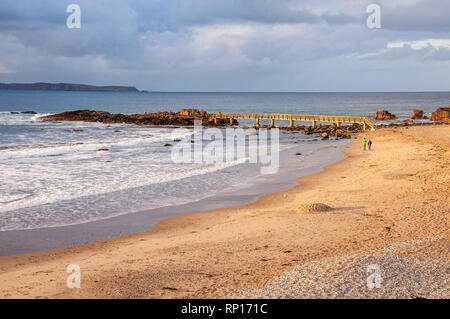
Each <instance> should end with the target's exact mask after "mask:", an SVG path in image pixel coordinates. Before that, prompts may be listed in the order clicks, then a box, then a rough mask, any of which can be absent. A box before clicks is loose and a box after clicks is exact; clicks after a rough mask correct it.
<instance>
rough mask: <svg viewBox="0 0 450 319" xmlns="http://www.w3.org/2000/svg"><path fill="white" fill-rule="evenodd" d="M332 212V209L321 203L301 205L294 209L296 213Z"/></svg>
mask: <svg viewBox="0 0 450 319" xmlns="http://www.w3.org/2000/svg"><path fill="white" fill-rule="evenodd" d="M332 210H333V208H331V207H330V206H328V205H326V204H322V203H314V204H306V205H301V206H299V207H298V208H297V209H296V211H297V212H299V213H320V212H329V211H332Z"/></svg>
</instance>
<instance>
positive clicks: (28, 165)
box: [0, 91, 450, 232]
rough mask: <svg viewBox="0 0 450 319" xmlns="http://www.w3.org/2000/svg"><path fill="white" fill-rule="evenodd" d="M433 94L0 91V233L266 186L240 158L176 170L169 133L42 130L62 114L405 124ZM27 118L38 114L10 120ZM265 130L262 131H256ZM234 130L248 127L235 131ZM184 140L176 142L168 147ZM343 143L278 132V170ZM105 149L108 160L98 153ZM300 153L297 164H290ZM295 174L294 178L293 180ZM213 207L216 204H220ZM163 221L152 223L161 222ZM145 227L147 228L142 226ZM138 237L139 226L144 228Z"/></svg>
mask: <svg viewBox="0 0 450 319" xmlns="http://www.w3.org/2000/svg"><path fill="white" fill-rule="evenodd" d="M449 102H450V93H449V92H436V93H106V92H45V91H0V232H2V231H15V230H29V229H43V228H51V227H62V226H68V225H79V224H83V223H88V222H95V221H99V220H105V219H108V218H112V217H116V216H126V215H130V216H131V214H132V213H137V212H143V211H151V210H154V209H158V208H163V207H173V206H177V205H185V204H188V203H193V202H198V201H200V200H204V199H206V198H211V197H214V196H217V195H218V194H221V193H224V192H227V193H229V194H233V192H234V194H238V193H239V190H240V189H245V188H247V189H248V188H252V187H254V188H255V189H256V188H257V187H256V186H255V185H257V183H261V182H264V183H268V184H270V183H273V185H277V183H278V182H279V181H278V182H277V180H276V178H275V177H273V179H272V180H270V177H262V176H261V173H260V167H259V166H258V165H256V164H251V163H247V162H246V157H245V156H243V157H241V158H236V159H235V160H233V161H230V162H226V163H215V164H214V163H212V164H211V163H210V164H202V163H174V162H173V161H172V160H171V156H170V155H171V147H167V146H165V145H166V144H174V135H173V128H168V127H165V128H161V127H147V126H137V125H126V124H111V125H105V124H101V123H82V122H59V123H48V122H41V121H40V120H39V117H40V116H42V115H46V114H53V113H58V112H63V111H68V110H78V109H91V110H103V111H108V112H111V113H143V112H156V111H163V110H172V111H179V110H180V109H182V108H198V109H203V110H206V111H208V112H219V111H220V112H276V113H301V114H334V115H355V116H373V115H374V113H375V111H376V110H377V109H387V110H389V111H391V112H392V113H394V114H397V115H398V117H399V120H402V119H406V118H409V117H410V116H411V114H412V110H413V109H415V108H417V109H422V110H424V111H425V113H426V114H427V115H429V113H431V112H432V111H434V110H435V109H436V108H438V107H443V106H448V105H449V104H450V103H449ZM26 110H34V111H36V112H38V114H12V113H11V112H13V111H26ZM263 124H264V123H263ZM240 125H242V126H244V127H245V126H248V125H251V123H249V122H245V121H242V122H240ZM182 137H184V136H183V134H181V135H180V136H176V138H182ZM346 143H348V141H347V140H333V139H330V140H320V139H318V138H317V137H314V136H307V135H304V134H301V133H293V132H281V133H280V167H281V171H283V170H285V171H286V172H291V173H292V172H294V173H292V174H291V173H290V174H287V175H286V174H285V176H287V178H290V179H292V178H295V177H296V174H295V172H300V171H301V172H302V174H303V175H305V174H306V173H307V172H308V171H309V172H313V171H316V170H318V169H320V167H322V166H323V165H326V164H330V163H331V162H333V161H335V160H337V159H340V158H342V156H341V155H338V153H336V152H335V153H330V154H334V155H333V156H332V157H330V156H328V157H327V156H315V154H317V152H318V150H320V149H323V148H328V149H330V148H333V149H337V148H342V147H345V145H346ZM101 148H107V149H108V150H109V151H107V152H99V151H98V150H99V149H101ZM298 153H301V154H302V155H298ZM299 175H301V174H299ZM218 205H219V206H220V203H219V204H218ZM160 217H161V216H159V218H160ZM146 227H147V228H148V226H146ZM144 228H145V227H144Z"/></svg>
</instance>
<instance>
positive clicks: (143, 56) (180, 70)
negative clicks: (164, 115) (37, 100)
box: [0, 0, 450, 92]
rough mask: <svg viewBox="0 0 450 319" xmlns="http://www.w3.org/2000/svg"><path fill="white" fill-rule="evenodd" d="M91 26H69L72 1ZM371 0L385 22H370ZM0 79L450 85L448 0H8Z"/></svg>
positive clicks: (370, 88)
mask: <svg viewBox="0 0 450 319" xmlns="http://www.w3.org/2000/svg"><path fill="white" fill-rule="evenodd" d="M72 3H73V4H77V5H79V7H80V8H81V15H80V18H81V19H80V21H81V27H80V28H72V29H71V28H68V27H67V25H66V20H67V18H68V16H69V15H70V13H68V12H67V6H68V5H69V4H72ZM370 4H377V5H379V7H380V8H381V11H380V17H381V28H373V29H371V28H369V27H368V26H367V18H368V17H369V16H370V15H371V13H372V12H369V13H368V12H367V8H368V6H369V5H370ZM0 82H6V83H10V82H19V83H22V82H23V83H25V82H26V83H28V82H68V83H85V84H93V85H126V86H136V87H137V88H138V89H141V90H149V91H183V92H184V91H194V92H207V91H209V92H211V91H213V92H234V91H237V92H318V91H323V92H361V91H362V92H384V91H397V92H400V91H401V92H405V91H450V1H449V0H372V1H366V0H321V1H313V0H303V1H301V0H96V1H92V0H69V1H64V0H40V1H35V0H20V1H17V0H2V1H1V2H0Z"/></svg>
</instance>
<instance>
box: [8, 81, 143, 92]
mask: <svg viewBox="0 0 450 319" xmlns="http://www.w3.org/2000/svg"><path fill="white" fill-rule="evenodd" d="M0 90H26V91H92V92H146V91H139V90H138V89H137V88H135V87H134V86H116V85H110V86H95V85H87V84H72V83H45V82H37V83H0Z"/></svg>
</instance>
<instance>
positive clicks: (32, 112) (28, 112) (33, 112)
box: [20, 111, 37, 114]
mask: <svg viewBox="0 0 450 319" xmlns="http://www.w3.org/2000/svg"><path fill="white" fill-rule="evenodd" d="M20 113H22V114H37V112H36V111H23V112H20Z"/></svg>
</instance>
